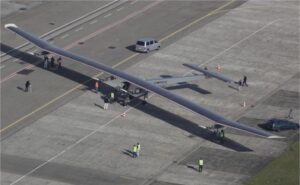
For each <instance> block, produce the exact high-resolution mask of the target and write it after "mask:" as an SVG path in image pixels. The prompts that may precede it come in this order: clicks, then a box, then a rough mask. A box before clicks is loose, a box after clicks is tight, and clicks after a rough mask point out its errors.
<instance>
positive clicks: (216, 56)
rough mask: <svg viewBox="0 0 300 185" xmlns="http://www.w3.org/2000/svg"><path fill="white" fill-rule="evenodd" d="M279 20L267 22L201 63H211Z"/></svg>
mask: <svg viewBox="0 0 300 185" xmlns="http://www.w3.org/2000/svg"><path fill="white" fill-rule="evenodd" d="M277 21H279V19H277V20H275V21H272V22H269V23H267V24H265V25H264V26H263V27H261V28H259V29H258V30H256V31H255V32H253V33H251V34H250V35H248V36H247V37H245V38H243V39H242V40H240V41H238V42H236V43H235V44H233V45H232V46H230V47H229V48H227V49H225V50H223V51H221V52H220V53H218V54H217V55H215V56H213V57H212V58H210V59H209V60H207V61H206V62H204V63H203V64H201V65H205V64H207V63H209V62H210V61H212V60H214V59H216V58H218V57H219V56H221V55H223V54H224V53H226V52H227V51H229V50H231V49H232V48H233V47H235V46H237V45H239V44H240V43H242V42H244V41H245V40H247V39H249V38H250V37H252V36H254V35H255V34H257V33H258V32H260V31H262V30H264V29H265V28H267V27H268V26H270V25H272V24H274V23H275V22H277Z"/></svg>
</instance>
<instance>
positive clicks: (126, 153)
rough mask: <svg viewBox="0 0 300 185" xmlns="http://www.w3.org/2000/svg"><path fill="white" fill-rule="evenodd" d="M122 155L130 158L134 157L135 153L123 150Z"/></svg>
mask: <svg viewBox="0 0 300 185" xmlns="http://www.w3.org/2000/svg"><path fill="white" fill-rule="evenodd" d="M122 153H123V154H125V155H128V156H129V157H133V152H132V151H130V150H128V149H126V150H123V151H122Z"/></svg>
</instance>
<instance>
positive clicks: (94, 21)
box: [90, 19, 98, 24]
mask: <svg viewBox="0 0 300 185" xmlns="http://www.w3.org/2000/svg"><path fill="white" fill-rule="evenodd" d="M96 22H98V20H97V19H96V20H93V21H92V22H90V24H95V23H96Z"/></svg>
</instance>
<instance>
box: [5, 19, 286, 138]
mask: <svg viewBox="0 0 300 185" xmlns="http://www.w3.org/2000/svg"><path fill="white" fill-rule="evenodd" d="M4 27H5V28H6V29H9V30H10V31H12V32H14V33H16V34H18V35H20V36H21V37H23V38H24V39H26V40H28V41H29V42H31V43H32V44H34V45H36V46H37V47H39V48H41V49H43V50H45V51H48V52H50V53H54V54H56V55H58V56H61V57H65V58H69V59H72V60H74V61H77V62H79V63H81V64H85V65H88V66H90V67H93V68H96V69H98V70H101V71H104V72H105V73H108V74H111V75H113V76H116V77H119V78H121V79H124V80H125V81H127V82H129V83H130V84H133V85H135V86H137V87H139V88H142V89H144V90H145V91H149V92H153V93H155V94H158V95H160V96H162V97H164V98H166V99H168V100H170V101H172V102H174V103H176V104H178V105H180V106H182V107H184V108H186V109H188V110H190V111H192V112H194V113H196V114H198V115H200V116H205V117H207V118H208V119H210V120H213V121H215V122H216V123H217V124H219V125H222V126H227V127H231V128H234V129H237V130H242V131H244V132H248V133H251V134H254V135H257V136H261V137H264V138H282V137H280V136H277V135H273V134H271V133H268V132H266V131H263V130H260V129H256V128H253V127H250V126H247V125H244V124H241V123H239V122H236V121H233V120H229V119H227V118H225V117H223V116H221V115H219V114H217V113H215V112H213V111H210V110H208V109H206V108H205V107H203V106H201V105H199V104H196V103H194V102H192V101H190V100H188V99H185V98H183V97H181V96H179V95H176V94H174V93H172V92H170V91H168V90H167V89H164V88H162V87H161V86H159V85H158V84H156V83H153V82H151V81H147V80H143V79H141V78H138V77H135V76H133V75H131V74H128V73H126V72H124V71H120V70H118V69H114V68H112V67H110V66H107V65H105V64H102V63H99V62H97V61H95V60H93V59H89V58H87V57H84V56H80V55H77V54H75V53H72V52H69V51H66V50H63V49H61V48H58V47H56V46H54V45H52V44H50V43H48V42H46V41H44V40H42V39H40V38H38V37H37V36H34V35H33V34H31V33H29V32H27V31H25V30H23V29H21V28H19V27H18V26H17V25H15V24H6V25H5V26H4ZM186 66H188V67H190V68H193V69H194V70H198V71H202V72H203V73H204V74H206V75H210V76H213V77H215V78H219V80H223V81H228V80H227V79H226V78H223V77H218V76H216V74H213V73H209V72H206V71H203V70H202V69H199V68H197V67H196V66H194V65H190V64H189V65H186Z"/></svg>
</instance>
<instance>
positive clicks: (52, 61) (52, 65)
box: [50, 56, 55, 68]
mask: <svg viewBox="0 0 300 185" xmlns="http://www.w3.org/2000/svg"><path fill="white" fill-rule="evenodd" d="M54 62H55V59H54V57H53V56H51V58H50V66H51V68H53V67H54V65H55V64H54Z"/></svg>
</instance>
